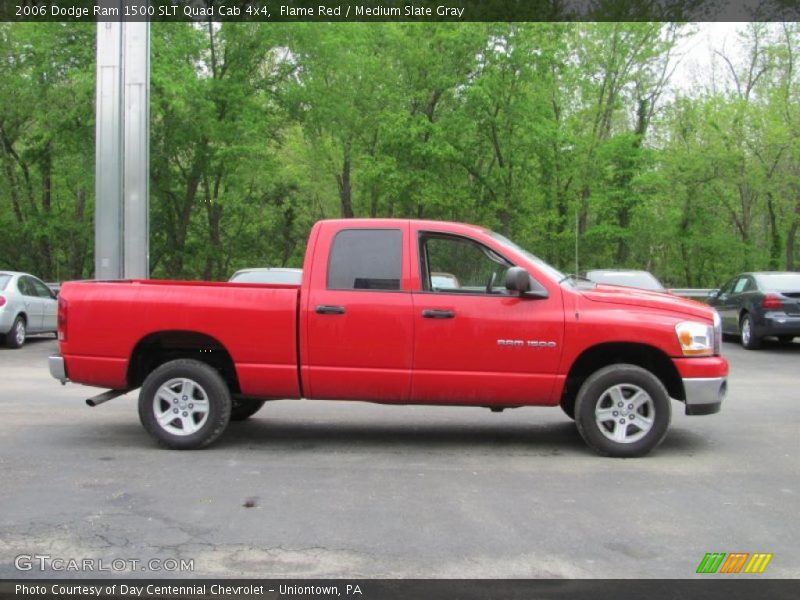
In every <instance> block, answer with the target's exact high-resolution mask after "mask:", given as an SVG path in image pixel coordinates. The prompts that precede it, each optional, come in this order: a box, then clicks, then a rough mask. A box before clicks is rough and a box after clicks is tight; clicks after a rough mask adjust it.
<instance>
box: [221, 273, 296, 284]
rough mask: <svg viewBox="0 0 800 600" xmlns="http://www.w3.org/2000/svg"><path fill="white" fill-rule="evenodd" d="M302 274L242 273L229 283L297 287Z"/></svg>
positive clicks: (232, 278) (235, 275)
mask: <svg viewBox="0 0 800 600" xmlns="http://www.w3.org/2000/svg"><path fill="white" fill-rule="evenodd" d="M302 279H303V272H302V271H300V270H298V271H267V270H264V271H243V272H241V273H235V274H234V275H233V277H231V281H234V282H236V283H273V284H289V285H299V284H300V282H301V281H302Z"/></svg>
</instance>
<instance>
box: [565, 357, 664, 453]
mask: <svg viewBox="0 0 800 600" xmlns="http://www.w3.org/2000/svg"><path fill="white" fill-rule="evenodd" d="M670 418H671V407H670V399H669V394H668V393H667V390H666V389H665V388H664V384H662V383H661V381H660V380H659V379H658V377H656V376H655V375H653V374H652V373H651V372H650V371H646V370H645V369H642V368H641V367H637V366H635V365H628V364H618V365H611V366H608V367H604V368H602V369H600V370H599V371H597V372H596V373H594V374H592V375H591V376H590V377H589V378H588V379H587V380H586V381H585V382H584V383H583V385H582V386H581V389H580V391H579V392H578V396H577V399H576V401H575V423H576V425H577V426H578V431H579V432H580V434H581V437H583V439H584V441H585V442H586V443H587V444H588V445H589V446H590V447H592V448H593V449H594V450H596V451H597V452H598V453H600V454H603V455H606V456H613V457H617V458H633V457H637V456H644V455H645V454H647V453H648V452H650V451H651V450H653V449H654V448H655V447H656V446H658V445H659V444H660V443H661V441H662V440H663V439H664V436H666V434H667V429H668V428H669V422H670Z"/></svg>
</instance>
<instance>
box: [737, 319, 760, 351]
mask: <svg viewBox="0 0 800 600" xmlns="http://www.w3.org/2000/svg"><path fill="white" fill-rule="evenodd" d="M739 335H740V336H741V340H742V347H743V348H746V349H747V350H758V349H759V348H760V347H761V338H760V337H758V336H757V335H756V332H755V330H754V329H753V319H752V318H751V317H750V315H748V314H747V313H745V314H743V315H742V318H741V320H740V321H739Z"/></svg>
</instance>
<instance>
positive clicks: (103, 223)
mask: <svg viewBox="0 0 800 600" xmlns="http://www.w3.org/2000/svg"><path fill="white" fill-rule="evenodd" d="M131 2H132V0H124V3H131ZM98 4H99V5H101V6H104V7H116V8H118V9H120V12H119V14H124V12H123V8H124V4H123V2H122V1H121V0H100V2H99V3H98ZM96 101H97V105H96V126H95V127H96V130H95V135H96V142H95V153H96V154H95V278H97V279H120V278H123V277H126V278H147V277H149V237H150V231H149V218H148V213H149V181H150V169H149V166H150V165H149V163H150V152H149V138H150V125H149V124H150V23H147V22H145V23H135V22H130V23H129V22H121V23H120V22H112V21H109V22H98V24H97V100H96Z"/></svg>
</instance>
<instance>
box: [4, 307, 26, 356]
mask: <svg viewBox="0 0 800 600" xmlns="http://www.w3.org/2000/svg"><path fill="white" fill-rule="evenodd" d="M27 336H28V328H27V323H26V322H25V318H24V317H23V316H22V315H17V318H16V319H14V324H13V325H12V326H11V329H9V330H8V333H7V334H6V346H7V347H8V348H11V349H13V350H16V349H17V348H22V346H24V345H25V340H26V339H27Z"/></svg>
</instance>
